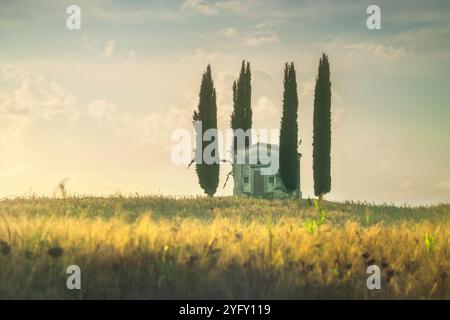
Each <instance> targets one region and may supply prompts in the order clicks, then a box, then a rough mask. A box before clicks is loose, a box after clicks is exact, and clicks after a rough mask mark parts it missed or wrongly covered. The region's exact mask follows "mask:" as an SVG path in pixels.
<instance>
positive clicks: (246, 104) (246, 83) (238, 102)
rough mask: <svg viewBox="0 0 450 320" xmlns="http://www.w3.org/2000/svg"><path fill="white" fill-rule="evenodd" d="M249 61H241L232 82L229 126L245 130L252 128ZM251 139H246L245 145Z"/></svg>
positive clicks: (249, 142)
mask: <svg viewBox="0 0 450 320" xmlns="http://www.w3.org/2000/svg"><path fill="white" fill-rule="evenodd" d="M251 78H252V75H251V71H250V63H249V62H247V63H246V62H245V60H244V61H242V66H241V72H240V74H239V78H238V80H237V81H234V83H233V113H232V114H231V128H232V129H233V130H236V129H242V130H244V131H247V130H248V129H251V128H252V86H251ZM236 141H237V140H236V138H235V139H234V142H233V146H234V147H233V150H236V148H237V143H236ZM250 144H251V141H249V140H246V141H245V146H249V145H250Z"/></svg>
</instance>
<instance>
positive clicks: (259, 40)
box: [217, 27, 280, 47]
mask: <svg viewBox="0 0 450 320" xmlns="http://www.w3.org/2000/svg"><path fill="white" fill-rule="evenodd" d="M217 34H218V35H219V36H222V37H225V38H228V39H233V40H239V41H242V42H243V44H244V45H246V46H251V47H256V46H260V45H263V44H269V43H277V42H279V41H280V39H278V36H277V35H276V33H274V32H272V31H264V30H258V31H252V32H247V33H241V32H239V30H237V29H236V28H234V27H228V28H224V29H222V30H219V32H218V33H217Z"/></svg>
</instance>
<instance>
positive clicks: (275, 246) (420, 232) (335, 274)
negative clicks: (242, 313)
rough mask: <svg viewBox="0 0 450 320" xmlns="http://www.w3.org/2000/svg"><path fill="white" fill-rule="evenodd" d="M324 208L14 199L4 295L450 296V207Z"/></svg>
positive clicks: (2, 249)
mask: <svg viewBox="0 0 450 320" xmlns="http://www.w3.org/2000/svg"><path fill="white" fill-rule="evenodd" d="M320 206H321V208H322V209H319V210H317V209H316V208H315V207H314V203H313V202H311V201H308V200H263V199H249V198H233V197H227V198H189V199H187V198H183V199H174V198H167V197H157V196H148V197H139V196H131V197H122V196H114V197H109V198H93V197H70V196H66V197H64V198H61V199H56V198H35V197H30V198H18V199H9V200H8V199H5V200H2V201H0V298H3V299H13V298H19V299H28V298H34V299H103V298H105V299H133V298H137V299H173V298H178V299H199V298H202V299H403V298H406V299H410V298H414V299H415V298H418V299H450V279H448V272H449V270H450V248H449V236H450V205H447V204H446V205H439V206H432V207H417V208H410V207H394V206H389V205H380V206H375V205H369V204H363V203H349V202H347V203H330V202H324V203H322V204H321V205H320ZM320 210H322V214H321V213H320ZM321 216H322V218H321ZM71 264H76V265H78V266H79V267H80V268H81V273H82V275H81V279H82V285H81V286H82V289H81V290H68V289H67V288H66V279H67V277H68V275H67V274H66V268H67V266H68V265H71ZM370 264H377V265H379V266H380V268H381V271H382V282H381V289H380V290H368V289H367V286H366V280H367V278H368V276H369V275H368V274H367V273H366V268H367V266H368V265H370Z"/></svg>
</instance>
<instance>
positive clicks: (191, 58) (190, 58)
mask: <svg viewBox="0 0 450 320" xmlns="http://www.w3.org/2000/svg"><path fill="white" fill-rule="evenodd" d="M230 58H231V57H230V56H228V55H225V54H223V53H221V52H217V51H214V52H207V51H205V50H204V49H202V48H197V49H195V52H194V54H193V55H187V56H184V57H181V58H180V62H182V63H184V62H189V63H190V62H202V63H203V62H213V61H219V60H221V61H229V60H230Z"/></svg>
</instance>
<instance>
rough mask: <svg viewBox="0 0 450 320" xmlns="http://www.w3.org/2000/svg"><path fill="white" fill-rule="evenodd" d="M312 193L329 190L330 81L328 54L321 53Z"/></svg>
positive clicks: (315, 116) (320, 193)
mask: <svg viewBox="0 0 450 320" xmlns="http://www.w3.org/2000/svg"><path fill="white" fill-rule="evenodd" d="M313 125H314V129H313V171H314V194H315V195H316V196H318V197H319V199H322V198H323V195H324V194H326V193H328V192H330V190H331V169H330V167H331V82H330V65H329V63H328V56H327V55H326V54H325V53H322V57H321V59H320V62H319V71H318V76H317V79H316V88H315V92H314V124H313Z"/></svg>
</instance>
